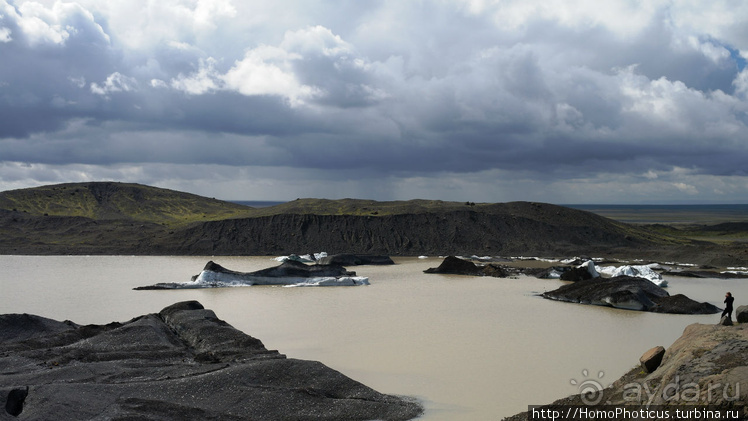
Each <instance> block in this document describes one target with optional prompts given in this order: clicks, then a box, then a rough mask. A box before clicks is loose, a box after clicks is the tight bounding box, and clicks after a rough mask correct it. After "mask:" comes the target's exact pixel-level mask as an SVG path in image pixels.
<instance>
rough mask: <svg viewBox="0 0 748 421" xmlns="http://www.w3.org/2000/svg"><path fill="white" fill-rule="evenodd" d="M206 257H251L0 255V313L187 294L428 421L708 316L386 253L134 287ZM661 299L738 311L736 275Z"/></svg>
mask: <svg viewBox="0 0 748 421" xmlns="http://www.w3.org/2000/svg"><path fill="white" fill-rule="evenodd" d="M208 260H214V261H215V262H216V263H219V264H221V265H223V266H225V267H227V268H231V269H233V270H237V271H246V272H250V271H255V270H259V269H263V268H266V267H270V266H273V265H276V264H278V263H277V262H276V261H274V260H272V258H271V257H269V256H263V257H220V256H207V257H134V256H0V268H2V275H0V287H2V294H0V312H1V313H32V314H37V315H40V316H44V317H49V318H52V319H56V320H65V319H68V320H72V321H74V322H76V323H79V324H87V323H95V324H105V323H109V322H111V321H126V320H129V319H131V318H133V317H136V316H139V315H141V314H145V313H154V312H158V311H159V310H161V309H162V308H164V307H166V306H168V305H170V304H173V303H175V302H177V301H184V300H198V301H200V302H201V303H202V304H203V305H205V307H207V308H210V309H212V310H214V311H215V312H216V313H217V315H218V317H220V318H221V319H223V320H225V321H227V322H228V323H230V324H231V325H233V326H234V327H236V328H238V329H241V330H242V331H244V332H246V333H248V334H250V335H252V336H254V337H257V338H259V339H261V340H262V341H263V343H264V344H265V346H266V347H267V348H269V349H277V350H279V351H280V352H281V353H284V354H286V355H288V356H289V357H293V358H301V359H310V360H318V361H321V362H323V363H324V364H326V365H328V366H330V367H332V368H334V369H336V370H338V371H341V372H342V373H344V374H346V375H348V376H350V377H352V378H353V379H355V380H358V381H360V382H362V383H364V384H366V385H368V386H371V387H373V388H374V389H376V390H378V391H380V392H384V393H391V394H402V395H409V396H414V397H416V398H418V399H420V400H421V401H422V402H423V403H424V405H425V407H426V413H425V414H424V416H423V417H422V418H421V419H423V420H427V421H441V420H486V419H493V420H500V419H501V418H503V417H506V416H510V415H513V414H515V413H517V412H521V411H523V410H526V409H527V405H532V404H543V403H548V402H551V401H553V400H555V399H558V398H561V397H565V396H568V395H571V394H574V393H578V391H579V390H578V387H579V385H581V384H582V383H583V382H584V381H585V380H589V379H592V380H595V381H598V382H599V383H601V384H603V385H608V384H610V383H612V382H613V381H615V380H616V379H617V378H618V377H619V376H620V375H622V374H623V373H625V372H626V371H628V370H629V369H630V368H632V367H633V366H635V365H637V364H638V358H639V356H640V355H641V354H642V353H643V352H645V351H646V350H648V349H649V348H651V347H653V346H656V345H663V346H665V347H667V346H669V345H670V344H671V343H672V342H673V341H674V340H675V339H677V338H678V337H680V335H681V333H682V332H683V329H684V328H685V327H686V326H687V325H689V324H691V323H716V322H717V321H718V318H719V315H669V314H654V313H643V312H634V311H626V310H616V309H611V308H604V307H596V306H583V305H576V304H568V303H561V302H555V301H550V300H544V299H542V298H540V297H538V296H537V294H539V293H542V292H544V291H549V290H552V289H556V288H557V287H558V286H560V285H561V284H562V282H561V281H558V280H547V279H535V278H531V277H524V276H522V277H518V278H507V279H499V278H479V277H464V276H451V275H434V274H431V275H427V274H424V273H423V270H424V269H427V268H429V267H435V266H438V265H439V263H440V262H441V259H439V258H437V257H432V258H428V259H417V258H395V262H396V263H397V264H396V265H392V266H358V267H349V269H350V270H355V271H356V272H357V273H358V275H360V276H366V277H368V278H369V281H370V283H371V285H368V286H359V287H354V288H346V287H312V288H286V287H273V286H252V287H236V288H214V289H188V290H167V291H135V290H133V288H134V287H137V286H141V285H148V284H153V283H158V282H184V281H185V280H189V279H190V277H191V276H192V275H195V274H197V273H199V272H200V270H201V269H202V268H203V266H204V265H205V263H206V262H207V261H208ZM666 280H667V281H668V282H669V285H670V286H669V288H668V290H669V292H670V294H676V293H683V294H686V295H688V296H689V297H691V298H693V299H695V300H697V301H709V302H711V303H712V304H715V305H718V306H720V307H721V305H722V303H721V301H722V297H723V296H724V293H725V292H726V291H732V293H733V295H734V296H735V297H736V307H737V306H739V305H742V304H746V303H748V281H746V280H719V279H693V278H678V277H666Z"/></svg>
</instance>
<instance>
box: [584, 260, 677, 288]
mask: <svg viewBox="0 0 748 421" xmlns="http://www.w3.org/2000/svg"><path fill="white" fill-rule="evenodd" d="M658 266H659V265H658V264H656V263H654V264H651V265H624V266H603V267H600V268H599V269H598V271H599V272H600V273H602V274H604V275H606V276H609V277H611V278H614V277H616V276H633V277H636V278H644V279H646V280H648V281H651V282H652V283H653V284H655V285H657V286H659V287H662V288H664V287H666V286H667V281H666V280H665V279H663V278H662V275H660V274H659V273H657V272H655V271H654V270H653V268H654V267H658Z"/></svg>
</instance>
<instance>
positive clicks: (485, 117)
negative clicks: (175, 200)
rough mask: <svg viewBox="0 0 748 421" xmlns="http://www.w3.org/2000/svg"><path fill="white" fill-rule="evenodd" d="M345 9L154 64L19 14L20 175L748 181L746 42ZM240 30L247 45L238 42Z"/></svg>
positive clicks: (8, 20) (7, 23)
mask: <svg viewBox="0 0 748 421" xmlns="http://www.w3.org/2000/svg"><path fill="white" fill-rule="evenodd" d="M0 1H2V0H0ZM346 4H347V3H346ZM266 7H268V8H272V7H273V6H266ZM276 7H277V6H276ZM300 7H302V6H300ZM302 8H303V7H302ZM344 9H345V10H341V11H339V13H337V12H336V13H329V14H327V15H325V14H323V13H321V12H310V15H309V16H303V15H302V14H299V15H294V16H291V17H287V18H284V19H289V20H290V21H293V22H294V24H296V25H298V26H294V27H286V28H269V26H263V25H258V26H256V27H253V28H252V29H251V30H247V32H246V33H244V32H241V31H240V30H239V28H240V22H239V19H241V18H242V16H243V14H244V13H246V10H245V9H244V8H243V7H242V5H237V10H238V12H237V16H236V19H235V20H230V19H229V20H228V23H227V24H226V26H225V27H216V29H215V31H216V32H215V33H214V35H213V36H214V37H216V38H211V39H205V40H201V39H199V37H197V36H193V37H192V38H189V39H185V40H174V42H162V43H160V44H155V45H150V44H149V45H147V46H146V47H147V48H146V47H143V49H140V50H138V49H134V50H132V49H129V48H130V47H129V46H128V44H127V43H125V42H123V40H121V39H119V38H118V37H119V36H121V35H120V34H118V33H117V32H116V28H117V27H118V25H120V24H118V25H113V24H109V22H107V19H112V18H111V17H107V16H105V15H102V14H94V15H89V14H85V13H82V12H81V13H77V12H76V13H72V12H71V13H69V14H68V15H65V16H67V17H66V19H67V21H66V24H68V25H69V26H70V27H71V28H75V29H76V30H74V31H72V30H71V31H70V32H69V36H68V37H67V38H66V39H65V40H64V42H61V43H56V44H55V43H46V44H45V43H39V42H37V43H34V42H32V40H31V39H30V38H29V39H26V38H24V32H23V30H22V29H21V28H20V27H19V26H18V23H17V22H15V21H14V20H13V18H12V16H10V15H9V14H6V15H4V16H3V17H2V18H0V27H4V28H8V30H9V31H10V34H11V35H10V37H11V39H10V41H7V42H0V55H1V56H2V57H3V61H2V62H0V156H1V157H2V161H5V162H28V163H42V164H45V165H60V166H64V165H78V164H81V165H92V166H117V165H137V164H138V163H154V164H155V163H162V164H164V165H170V166H171V167H170V168H174V167H173V166H172V165H174V166H178V165H196V164H205V165H216V166H226V167H236V168H242V167H260V168H265V169H267V170H268V171H270V168H283V167H287V168H298V169H308V170H309V171H313V172H315V173H316V174H318V178H319V179H323V178H324V177H325V176H322V175H319V174H322V173H325V172H326V171H337V172H335V173H334V174H343V172H344V171H349V172H346V173H345V174H346V176H347V177H352V178H356V177H359V178H361V179H362V180H363V179H373V177H374V174H381V176H382V177H389V176H396V177H401V178H407V177H444V174H447V173H449V174H453V175H454V174H461V175H462V176H463V177H468V178H469V177H471V176H472V174H485V173H488V172H490V171H507V172H520V171H521V172H523V174H525V176H526V177H529V178H534V179H536V180H542V181H548V180H552V179H561V180H570V179H574V178H579V177H588V178H594V176H595V174H600V173H614V174H634V173H646V172H647V171H665V172H666V171H670V170H672V169H673V168H688V169H689V170H690V171H692V174H705V175H709V174H713V175H717V176H726V175H744V174H745V173H744V170H743V168H744V167H745V164H744V162H745V161H746V159H748V147H747V146H746V145H745V144H744V142H743V141H742V140H741V139H745V138H748V117H746V115H748V114H746V112H748V104H746V102H745V98H742V99H741V98H740V97H738V96H733V93H734V91H735V89H736V88H735V85H734V84H733V81H734V80H735V78H736V77H737V74H738V71H739V68H738V67H739V66H738V65H737V63H736V62H735V60H734V58H730V57H729V54H728V55H727V56H726V57H723V58H720V57H721V56H720V54H722V53H723V52H722V50H720V48H723V47H724V46H725V45H728V44H730V43H731V41H730V40H722V39H718V38H717V37H716V36H712V35H710V34H703V33H693V34H690V37H689V36H687V35H688V34H686V35H684V33H681V32H677V31H676V30H674V29H673V28H672V27H671V26H669V25H668V23H667V20H666V19H665V17H664V16H663V15H662V14H657V15H653V16H651V20H650V21H649V22H647V23H646V24H645V25H642V27H643V29H642V30H641V31H638V32H636V33H635V34H634V35H631V36H622V35H621V34H619V33H614V32H613V31H612V30H609V29H608V28H606V27H605V26H604V25H602V24H600V25H581V26H571V25H569V24H562V23H560V22H557V21H554V20H552V19H550V18H548V17H538V18H531V19H529V20H528V21H526V22H525V23H524V24H523V25H522V26H521V27H519V28H513V27H511V26H510V25H507V26H506V27H505V26H502V24H501V23H500V22H499V23H497V22H496V20H495V16H493V15H490V14H470V13H466V12H465V11H464V10H463V8H460V7H458V6H456V5H455V4H453V3H448V2H447V3H439V4H428V5H416V4H410V3H408V4H394V3H389V2H377V3H367V5H365V6H363V5H362V6H358V5H356V6H354V5H353V4H347V5H346V6H344ZM71 10H73V9H71ZM346 14H348V15H350V18H347V15H346ZM92 16H96V18H94V19H92ZM182 29H183V28H182ZM735 30H736V29H733V30H732V31H733V32H734V31H735ZM232 31H237V32H232ZM235 33H236V35H237V40H238V42H237V43H236V44H231V43H230V42H231V41H232V40H230V39H228V38H220V37H230V36H232V35H234V34H235ZM252 33H257V34H258V36H257V40H256V41H253V40H252V39H251V36H250V35H248V34H252ZM200 35H201V36H202V37H208V36H207V35H206V34H205V33H200ZM375 35H376V36H375ZM208 38H209V37H208ZM187 41H189V42H187ZM221 41H222V42H221ZM218 44H221V47H220V48H216V49H211V48H212V47H211V46H215V45H218ZM730 45H732V44H730ZM724 51H727V50H724ZM253 52H254V53H256V56H252V55H251V54H253ZM728 53H729V52H728ZM709 54H712V55H711V56H709ZM6 58H7V60H6ZM248 59H251V60H255V61H254V62H246V63H245V64H247V65H248V66H250V67H251V65H257V64H258V63H260V64H264V65H267V67H266V68H265V69H264V70H265V71H266V73H267V74H274V75H276V76H278V77H280V78H286V79H283V80H280V81H278V80H276V81H272V80H270V81H268V84H271V83H277V84H278V86H275V87H273V89H270V88H267V86H269V85H262V84H260V85H258V86H259V88H258V86H249V87H247V86H243V85H242V82H245V80H243V79H241V78H238V79H235V80H230V81H229V80H228V79H227V76H226V75H228V74H229V73H230V72H231V71H232V69H236V68H237V66H238V65H239V63H241V62H242V61H243V60H248ZM249 70H252V69H251V68H250V69H249ZM201 71H202V72H203V73H200V72H201ZM247 74H249V75H251V72H250V73H246V72H245V73H240V74H239V76H242V77H247V76H246V75H247ZM190 78H191V79H190ZM199 78H203V79H199ZM154 80H155V81H156V82H155V83H154V82H152V81H154ZM180 81H181V82H187V81H194V82H196V83H197V82H201V81H202V82H204V83H205V85H201V86H199V88H200V89H193V90H192V91H190V90H189V89H187V88H186V85H184V86H183V85H180V84H179V83H178V82H180ZM284 83H285V85H284ZM266 88H267V89H266ZM304 89H306V91H304ZM356 170H358V171H356ZM14 171H15V173H17V172H18V171H19V170H18V169H17V168H16V169H15V170H14ZM174 171H176V170H174ZM356 174H358V175H356ZM528 174H532V175H531V176H529V175H528ZM3 177H5V176H4V175H2V174H0V179H2V178H3ZM8 177H9V176H8ZM329 177H330V178H333V179H334V178H335V177H336V176H335V175H332V176H329ZM384 190H386V189H384ZM384 190H383V191H384ZM383 194H384V193H383Z"/></svg>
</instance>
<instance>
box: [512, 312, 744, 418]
mask: <svg viewBox="0 0 748 421" xmlns="http://www.w3.org/2000/svg"><path fill="white" fill-rule="evenodd" d="M633 363H634V361H633V358H632V364H633ZM746 385H748V325H746V324H740V325H736V326H719V325H704V324H698V323H697V324H692V325H689V326H688V327H686V329H685V330H684V332H683V335H682V336H681V337H680V338H679V339H678V340H676V341H675V342H674V343H673V344H672V345H671V346H670V348H668V349H667V350H666V352H665V354H664V356H663V358H662V362H661V363H660V364H659V366H658V367H657V369H656V370H654V371H652V372H651V373H649V372H647V371H646V370H645V369H643V368H642V367H639V366H637V367H636V368H634V369H632V370H631V371H629V372H628V373H627V374H625V375H624V376H622V377H621V378H620V379H618V380H617V381H615V382H614V383H613V384H612V385H610V386H608V387H606V388H599V389H597V390H592V389H580V394H578V395H573V396H569V397H567V398H564V399H560V400H558V401H556V402H553V403H552V404H549V405H546V406H543V407H542V408H537V409H536V413H537V411H539V410H541V409H545V410H550V411H560V413H562V414H566V413H567V410H569V408H571V409H572V411H573V410H577V408H579V409H584V410H585V411H586V412H585V413H587V414H590V413H592V414H596V413H595V412H594V411H595V410H596V409H600V410H601V411H604V412H600V414H605V416H604V418H605V419H606V420H611V421H612V420H619V419H628V420H630V419H635V418H633V417H632V416H630V415H629V416H625V415H624V410H628V411H637V412H638V411H639V410H640V409H646V410H651V411H658V412H657V413H653V414H657V415H659V416H654V417H652V416H650V417H638V419H666V418H668V417H669V418H670V419H673V418H674V416H675V415H676V412H675V411H676V410H680V411H688V410H691V411H698V413H696V412H691V413H690V414H691V415H690V416H684V417H682V418H681V419H691V420H693V419H730V420H745V419H748V408H747V407H746V402H748V387H746ZM585 390H589V391H590V392H591V393H588V394H585V393H582V392H584V391H585ZM706 411H719V413H717V412H709V413H707V412H706ZM728 411H729V412H728ZM666 412H667V414H669V415H665V414H666ZM638 413H640V412H638ZM629 414H630V413H629ZM681 414H683V412H681ZM697 415H698V416H697ZM707 415H720V416H719V417H714V416H707ZM530 416H531V414H529V413H527V412H525V413H522V414H518V415H515V416H513V417H509V418H506V419H505V420H506V421H509V420H511V421H520V420H527V419H531V418H530ZM536 419H537V418H536ZM580 419H581V418H580Z"/></svg>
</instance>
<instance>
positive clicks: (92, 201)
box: [0, 182, 748, 265]
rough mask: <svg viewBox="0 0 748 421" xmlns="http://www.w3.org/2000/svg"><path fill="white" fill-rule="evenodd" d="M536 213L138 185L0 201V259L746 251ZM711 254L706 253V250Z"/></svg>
mask: <svg viewBox="0 0 748 421" xmlns="http://www.w3.org/2000/svg"><path fill="white" fill-rule="evenodd" d="M709 244H711V245H708V244H707V243H704V242H698V241H693V239H689V238H683V237H679V236H677V235H676V236H673V235H668V234H667V233H663V232H657V231H653V230H650V229H646V228H645V227H642V226H637V225H630V224H625V223H622V222H618V221H614V220H612V219H608V218H605V217H602V216H600V215H596V214H594V213H591V212H587V211H583V210H578V209H572V208H568V207H563V206H556V205H551V204H547V203H532V202H511V203H472V202H444V201H438V200H409V201H391V202H376V201H372V200H358V199H342V200H324V199H298V200H294V201H291V202H288V203H284V204H280V205H277V206H272V207H267V208H251V207H247V206H243V205H239V204H236V203H231V202H226V201H221V200H216V199H210V198H206V197H201V196H197V195H193V194H188V193H183V192H178V191H173V190H166V189H160V188H155V187H149V186H144V185H139V184H125V183H115V182H92V183H78V184H58V185H52V186H43V187H36V188H30V189H21V190H12V191H6V192H0V253H3V254H139V255H147V254H158V255H163V254H168V255H191V254H201V255H263V254H271V255H277V254H290V253H299V252H310V251H327V252H328V253H358V254H383V255H406V256H413V255H420V254H429V255H442V254H445V255H446V254H457V255H471V254H479V255H484V254H490V255H504V256H513V255H535V256H574V255H593V254H594V255H600V256H611V257H612V256H631V257H636V258H647V259H652V258H655V259H656V258H657V257H655V256H662V257H663V258H667V259H668V260H677V258H678V256H680V255H683V253H687V254H688V257H689V258H691V257H694V256H696V257H698V261H699V262H702V261H703V262H704V263H708V262H710V261H711V260H712V258H713V257H714V256H724V259H726V261H729V262H735V264H736V265H737V264H738V263H739V262H744V261H748V250H744V249H743V248H741V249H736V250H728V251H727V253H726V252H725V249H724V248H714V247H712V246H714V244H712V243H709ZM708 247H711V248H713V249H714V250H711V249H710V248H708Z"/></svg>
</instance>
